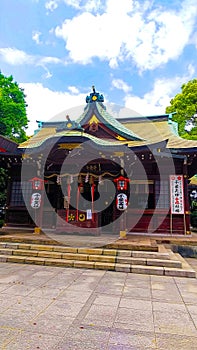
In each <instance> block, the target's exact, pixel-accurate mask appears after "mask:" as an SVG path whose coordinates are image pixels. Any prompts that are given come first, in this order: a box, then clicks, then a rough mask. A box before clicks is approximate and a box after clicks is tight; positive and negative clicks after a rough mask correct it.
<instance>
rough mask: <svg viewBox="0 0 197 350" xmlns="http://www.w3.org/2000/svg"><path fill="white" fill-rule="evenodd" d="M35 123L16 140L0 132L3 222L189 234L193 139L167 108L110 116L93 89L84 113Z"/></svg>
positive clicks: (196, 161)
mask: <svg viewBox="0 0 197 350" xmlns="http://www.w3.org/2000/svg"><path fill="white" fill-rule="evenodd" d="M114 114H115V113H114ZM76 117H77V118H76ZM38 126H39V127H38V130H37V131H36V133H35V135H34V136H32V137H31V138H30V139H28V140H27V141H25V142H23V143H22V144H20V145H19V146H17V145H16V144H15V143H14V142H12V141H9V140H8V139H6V138H4V137H1V138H0V166H4V167H7V169H8V172H9V183H8V191H7V192H8V195H7V204H6V218H5V227H4V228H5V229H6V228H9V227H12V228H13V227H24V228H34V227H35V226H37V227H40V228H41V229H42V230H46V231H47V230H52V231H53V232H54V233H55V232H57V233H71V234H72V233H73V234H74V233H86V232H88V234H93V235H94V234H97V235H101V234H102V233H111V234H113V232H114V233H117V232H121V231H123V232H124V231H125V232H127V233H129V234H134V233H138V234H142V235H143V234H144V235H145V234H161V235H165V234H166V235H190V208H189V200H188V179H190V178H191V177H192V176H193V175H194V174H196V172H197V171H196V169H197V157H196V155H197V141H193V140H185V139H182V138H181V137H180V136H179V135H178V125H177V123H176V122H174V121H173V120H172V115H171V114H164V115H156V116H146V117H145V116H140V115H138V116H128V117H122V118H120V117H118V118H115V117H114V116H113V112H108V111H107V108H106V106H105V104H104V97H103V95H102V94H100V93H98V92H96V91H95V89H93V92H92V93H90V95H89V96H87V98H86V105H85V108H84V111H83V113H82V114H81V115H79V116H76V115H73V116H72V115H69V116H68V115H67V116H66V115H65V118H64V120H63V121H62V120H60V121H56V120H54V121H53V120H52V121H50V122H42V121H39V122H38Z"/></svg>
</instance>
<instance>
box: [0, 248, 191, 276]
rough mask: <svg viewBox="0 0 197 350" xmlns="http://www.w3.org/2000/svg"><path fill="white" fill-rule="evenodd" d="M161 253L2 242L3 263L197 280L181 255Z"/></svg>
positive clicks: (163, 251)
mask: <svg viewBox="0 0 197 350" xmlns="http://www.w3.org/2000/svg"><path fill="white" fill-rule="evenodd" d="M159 250H160V251H156V252H153V251H140V250H129V249H127V250H123V249H107V248H74V247H65V246H57V245H44V244H32V243H30V244H27V243H12V242H0V262H14V263H23V264H36V265H45V266H61V267H75V268H79V267H80V268H87V269H102V270H111V271H120V272H130V273H141V274H150V275H164V276H178V277H190V278H195V277H196V273H195V271H194V270H193V269H192V268H191V267H190V266H189V264H188V263H187V262H186V261H185V259H183V258H182V257H181V256H180V255H179V254H175V253H173V252H172V251H171V250H170V249H166V248H165V247H164V246H160V249H159Z"/></svg>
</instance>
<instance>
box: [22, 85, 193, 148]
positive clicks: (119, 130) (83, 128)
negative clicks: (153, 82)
mask: <svg viewBox="0 0 197 350" xmlns="http://www.w3.org/2000/svg"><path fill="white" fill-rule="evenodd" d="M103 102H104V97H103V95H101V94H99V93H98V92H96V91H95V88H94V87H93V92H92V93H91V94H90V95H89V96H87V97H86V103H87V105H86V107H85V108H84V111H83V113H82V114H81V115H80V116H79V117H78V118H77V119H76V120H72V118H71V119H70V117H69V116H68V115H67V116H66V118H67V120H66V119H65V118H64V120H63V121H56V120H53V121H50V122H38V123H39V124H40V125H39V126H40V128H39V130H38V132H37V134H35V135H34V136H33V137H32V138H30V139H29V140H27V141H25V142H23V143H22V144H21V145H20V146H19V148H31V149H33V148H36V147H40V146H41V145H43V144H44V142H45V141H48V140H51V141H52V139H54V141H55V142H57V139H58V138H60V137H63V136H66V137H68V138H70V137H71V138H72V139H73V137H81V138H82V139H83V140H85V139H87V140H91V141H92V142H94V143H95V144H97V145H100V146H119V145H122V144H126V145H128V147H144V146H148V145H153V144H158V143H161V142H163V141H165V142H166V147H167V148H169V149H172V150H175V151H178V150H184V149H186V150H188V149H192V150H193V149H197V141H195V140H186V139H183V138H181V137H180V136H179V134H178V124H177V123H176V122H174V121H173V120H172V114H173V113H172V114H163V115H156V116H155V115H152V116H141V115H137V116H131V117H127V118H115V117H113V116H112V115H111V114H110V113H108V112H107V109H106V107H105V106H104V104H103ZM92 124H95V125H96V127H97V129H96V128H95V129H94V130H93V131H92V129H91V125H92ZM99 128H100V131H99V130H98V129H99ZM99 132H100V133H99ZM72 139H71V140H72ZM68 140H69V139H68ZM68 142H69V141H68ZM71 142H73V141H71ZM82 142H83V141H82Z"/></svg>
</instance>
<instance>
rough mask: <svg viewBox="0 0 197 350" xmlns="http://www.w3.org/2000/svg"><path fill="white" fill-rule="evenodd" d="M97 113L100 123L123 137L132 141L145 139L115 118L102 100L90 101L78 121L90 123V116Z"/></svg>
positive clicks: (81, 123) (82, 123) (83, 123)
mask: <svg viewBox="0 0 197 350" xmlns="http://www.w3.org/2000/svg"><path fill="white" fill-rule="evenodd" d="M93 115H96V117H97V118H98V121H99V123H101V124H103V125H105V126H106V127H107V128H109V129H110V130H112V131H113V132H115V133H116V134H118V135H120V136H122V138H124V139H127V140H130V141H143V140H144V138H141V137H140V136H139V135H137V133H135V132H133V130H131V129H128V128H126V127H125V126H124V125H123V124H122V123H121V122H120V121H118V120H117V119H115V118H114V117H113V116H112V115H111V114H110V113H108V112H107V109H106V107H105V106H104V105H103V103H102V102H96V101H95V102H92V103H89V104H88V105H87V106H86V108H85V111H84V113H83V114H82V115H81V116H80V117H79V118H78V119H77V122H78V123H80V125H82V126H83V125H85V124H86V123H88V121H89V120H90V118H91V117H92V116H93Z"/></svg>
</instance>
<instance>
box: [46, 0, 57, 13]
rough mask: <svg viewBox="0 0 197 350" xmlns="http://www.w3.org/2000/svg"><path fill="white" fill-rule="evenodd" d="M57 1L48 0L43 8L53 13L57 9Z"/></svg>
mask: <svg viewBox="0 0 197 350" xmlns="http://www.w3.org/2000/svg"><path fill="white" fill-rule="evenodd" d="M58 3H59V0H49V1H47V2H46V3H45V8H46V9H47V10H49V11H51V12H53V11H54V10H55V9H56V8H57V7H58Z"/></svg>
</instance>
